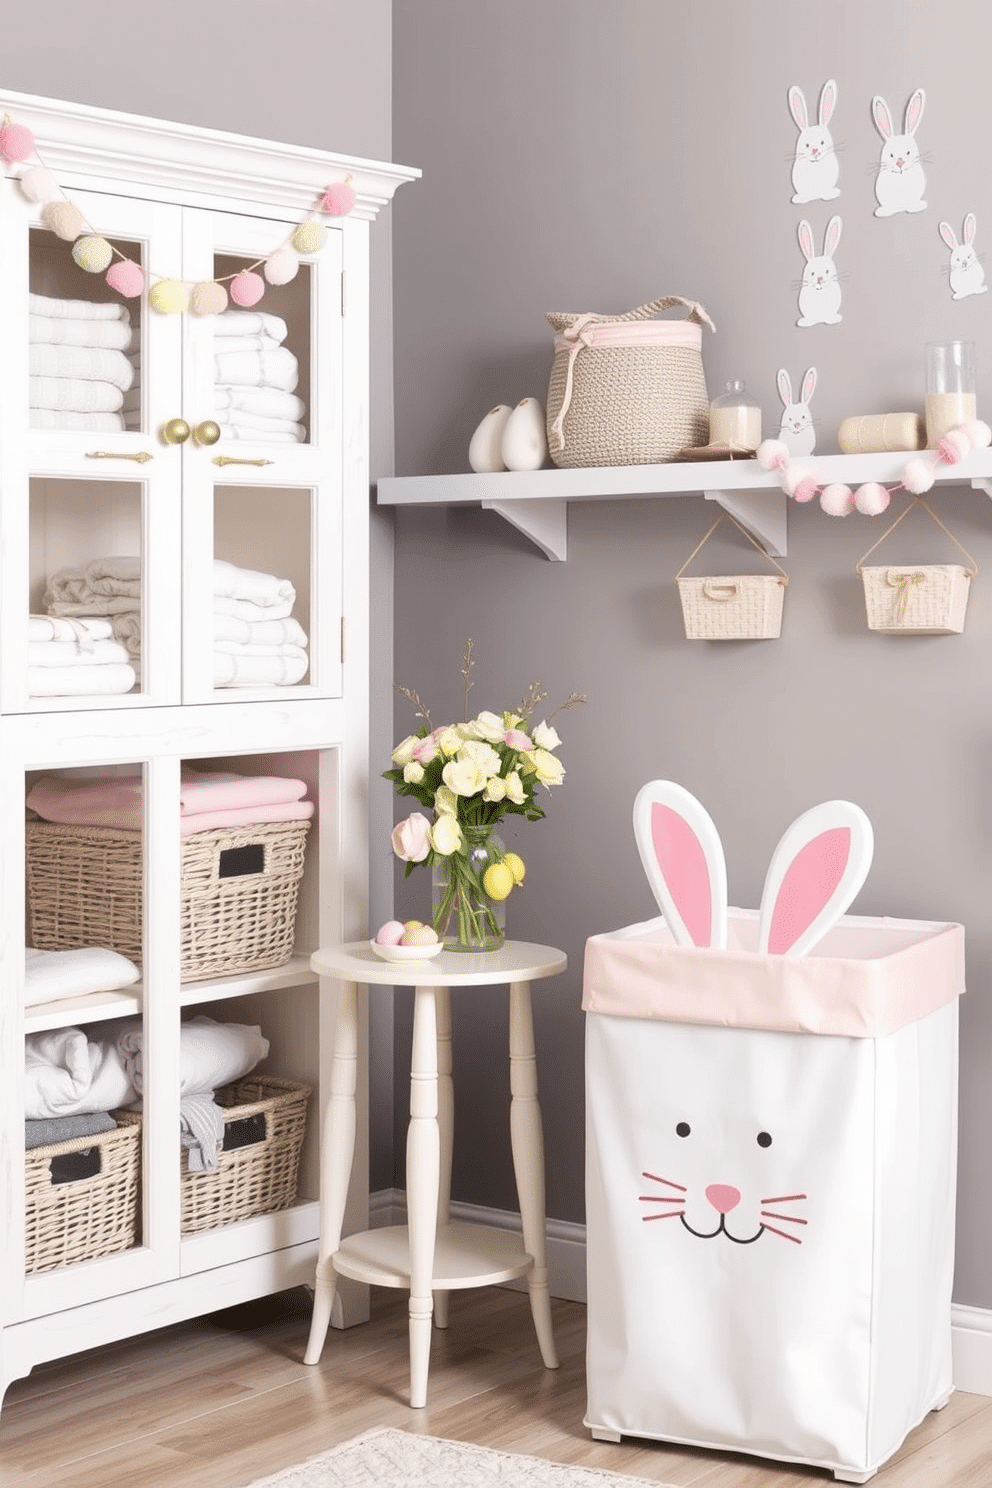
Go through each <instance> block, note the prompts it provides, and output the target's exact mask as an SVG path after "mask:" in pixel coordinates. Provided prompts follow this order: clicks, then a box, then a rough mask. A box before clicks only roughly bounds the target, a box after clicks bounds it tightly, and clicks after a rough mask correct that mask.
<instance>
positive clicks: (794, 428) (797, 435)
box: [775, 367, 816, 456]
mask: <svg viewBox="0 0 992 1488" xmlns="http://www.w3.org/2000/svg"><path fill="white" fill-rule="evenodd" d="M775 385H776V386H777V388H778V395H779V397H780V398H781V399H782V421H781V423H780V424H779V430H778V437H779V439H780V440H781V441H782V443H783V444H784V445H785V447H786V449H787V450H788V451H789V454H790V455H798V456H801V455H811V454H812V453H813V451H814V450H815V449H816V430H815V429H814V428H813V415H812V414H811V413H810V409H809V400H810V399H811V398H812V396H813V392H814V390H815V388H816V368H815V367H807V368H806V371H805V372H804V373H803V383H802V389H801V391H800V394H799V401H798V402H797V403H796V402H793V399H792V380H791V378H790V377H789V374H788V372H787V371H786V370H785V368H784V367H779V369H778V372H777V373H776V375H775Z"/></svg>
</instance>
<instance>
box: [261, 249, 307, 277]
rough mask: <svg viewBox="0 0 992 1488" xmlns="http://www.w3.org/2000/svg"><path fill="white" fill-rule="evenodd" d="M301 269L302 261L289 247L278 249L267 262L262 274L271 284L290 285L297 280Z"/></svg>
mask: <svg viewBox="0 0 992 1488" xmlns="http://www.w3.org/2000/svg"><path fill="white" fill-rule="evenodd" d="M299 268H300V260H299V257H298V255H297V254H295V253H294V252H293V250H292V248H290V247H289V246H288V245H284V246H283V247H282V248H277V249H276V251H275V252H274V253H271V254H270V255H269V257H268V258H267V259H266V260H265V265H264V267H263V269H262V273H263V274H264V275H265V277H266V279H267V280H268V281H269V283H270V284H288V283H289V282H290V280H291V279H295V278H296V275H297V273H298V272H299Z"/></svg>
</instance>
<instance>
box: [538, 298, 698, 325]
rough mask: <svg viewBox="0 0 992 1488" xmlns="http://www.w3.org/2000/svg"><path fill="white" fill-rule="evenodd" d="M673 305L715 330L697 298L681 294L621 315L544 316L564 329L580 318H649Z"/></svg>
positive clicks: (597, 321)
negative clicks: (684, 296) (689, 298)
mask: <svg viewBox="0 0 992 1488" xmlns="http://www.w3.org/2000/svg"><path fill="white" fill-rule="evenodd" d="M673 305H685V307H686V309H687V310H688V311H689V314H688V315H687V316H686V319H687V320H691V321H693V322H694V323H695V324H696V325H698V326H703V325H707V326H709V328H710V330H711V331H715V330H716V326H715V325H714V324H713V322H712V320H710V318H709V316H708V315H707V313H706V311H705V310H704V309H703V307H702V305H700V304H699V302H698V301H697V300H687V299H684V298H683V296H682V295H663V296H662V298H661V299H658V300H649V301H648V303H647V304H646V305H638V307H637V309H636V310H627V311H626V312H625V313H624V314H622V315H598V314H595V313H594V312H590V313H588V314H584V315H573V314H570V313H566V312H563V311H558V310H551V311H549V312H548V313H547V314H546V315H545V317H544V318H545V320H546V321H547V322H548V324H549V325H550V326H552V327H553V329H554V330H556V331H565V330H567V329H568V327H569V326H571V325H574V324H575V322H576V321H577V320H581V321H582V323H583V325H593V324H599V325H601V324H602V323H603V322H604V321H606V322H609V323H611V324H612V323H613V322H614V321H626V320H650V319H651V317H652V315H657V314H658V313H659V312H660V311H662V310H670V309H671V308H672V306H673Z"/></svg>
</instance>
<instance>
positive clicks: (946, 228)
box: [937, 222, 958, 249]
mask: <svg viewBox="0 0 992 1488" xmlns="http://www.w3.org/2000/svg"><path fill="white" fill-rule="evenodd" d="M937 231H938V232H939V233H940V236H941V237H942V238H943V240H944V242H945V243H946V244H947V246H948V248H951V249H954V248H956V247H957V246H958V239H957V234H956V233H955V231H954V229H953V227H952V226H951V224H950V223H949V222H940V223H938V224H937Z"/></svg>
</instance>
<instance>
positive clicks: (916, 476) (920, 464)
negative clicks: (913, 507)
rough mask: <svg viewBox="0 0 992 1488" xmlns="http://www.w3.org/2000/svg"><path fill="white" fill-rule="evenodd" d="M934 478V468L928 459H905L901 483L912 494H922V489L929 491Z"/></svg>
mask: <svg viewBox="0 0 992 1488" xmlns="http://www.w3.org/2000/svg"><path fill="white" fill-rule="evenodd" d="M934 479H935V476H934V468H933V466H932V465H931V464H930V461H929V460H923V459H919V458H917V459H915V460H907V462H906V464H905V466H904V468H903V472H902V483H903V485H904V486H905V487H906V490H907V491H910V492H911V493H912V494H913V495H914V496H922V495H923V493H924V491H929V489H930V487H931V486H932V485H933V483H934Z"/></svg>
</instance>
